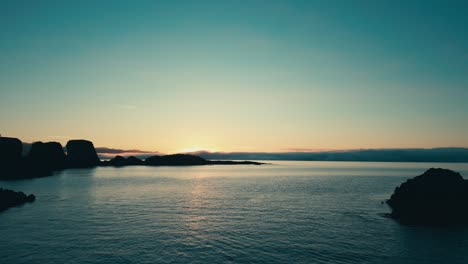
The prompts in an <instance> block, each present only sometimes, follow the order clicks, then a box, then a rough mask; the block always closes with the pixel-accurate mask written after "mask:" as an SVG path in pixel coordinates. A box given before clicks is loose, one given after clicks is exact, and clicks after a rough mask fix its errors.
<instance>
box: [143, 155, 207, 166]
mask: <svg viewBox="0 0 468 264" xmlns="http://www.w3.org/2000/svg"><path fill="white" fill-rule="evenodd" d="M208 163H209V162H208V161H207V160H206V159H204V158H201V157H198V156H194V155H188V154H174V155H165V156H152V157H149V158H147V159H146V160H145V165H149V166H193V165H207V164H208Z"/></svg>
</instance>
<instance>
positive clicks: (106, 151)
mask: <svg viewBox="0 0 468 264" xmlns="http://www.w3.org/2000/svg"><path fill="white" fill-rule="evenodd" d="M96 152H97V153H103V154H124V153H137V154H152V153H158V152H157V151H145V150H139V149H115V148H106V147H100V148H96Z"/></svg>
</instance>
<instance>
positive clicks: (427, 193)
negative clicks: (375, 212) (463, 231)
mask: <svg viewBox="0 0 468 264" xmlns="http://www.w3.org/2000/svg"><path fill="white" fill-rule="evenodd" d="M387 204H388V205H389V206H390V207H391V209H392V213H391V214H390V217H392V218H394V219H396V220H399V221H400V222H402V223H407V224H441V225H444V224H468V181H467V180H464V179H463V177H462V176H461V175H460V174H459V173H457V172H454V171H451V170H446V169H434V168H432V169H429V170H427V171H426V172H424V173H423V174H422V175H420V176H417V177H415V178H413V179H409V180H407V181H406V182H404V183H402V184H401V185H400V186H399V187H396V189H395V191H394V193H393V194H392V196H391V197H390V199H389V200H387Z"/></svg>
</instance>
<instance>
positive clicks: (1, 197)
mask: <svg viewBox="0 0 468 264" xmlns="http://www.w3.org/2000/svg"><path fill="white" fill-rule="evenodd" d="M34 200H36V197H35V196H34V195H33V194H30V195H26V194H24V193H23V192H15V191H12V190H7V189H2V188H0V212H1V211H4V210H6V209H8V208H10V207H14V206H18V205H22V204H24V203H31V202H34Z"/></svg>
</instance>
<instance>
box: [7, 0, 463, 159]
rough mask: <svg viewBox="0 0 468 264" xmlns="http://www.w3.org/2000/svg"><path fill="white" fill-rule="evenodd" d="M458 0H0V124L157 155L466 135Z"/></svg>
mask: <svg viewBox="0 0 468 264" xmlns="http://www.w3.org/2000/svg"><path fill="white" fill-rule="evenodd" d="M467 14H468V2H466V1H428V0H427V1H371V0H369V1H274V0H268V1H266V0H265V1H219V0H218V1H99V0H98V1H4V0H2V1H0V27H1V28H0V32H1V33H0V133H1V134H2V135H4V136H14V137H19V138H21V139H22V140H23V141H26V142H31V141H36V140H42V141H52V140H53V141H59V142H62V143H64V142H66V141H67V140H68V139H71V138H86V139H90V140H92V141H93V142H94V143H95V145H96V146H106V147H115V148H139V149H144V150H155V151H162V152H178V151H186V150H198V149H207V150H217V151H287V150H294V149H301V150H304V149H314V150H316V149H352V148H399V147H403V148H406V147H442V146H461V147H468V103H467V101H468V32H467V31H468V30H467V28H468V16H467Z"/></svg>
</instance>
